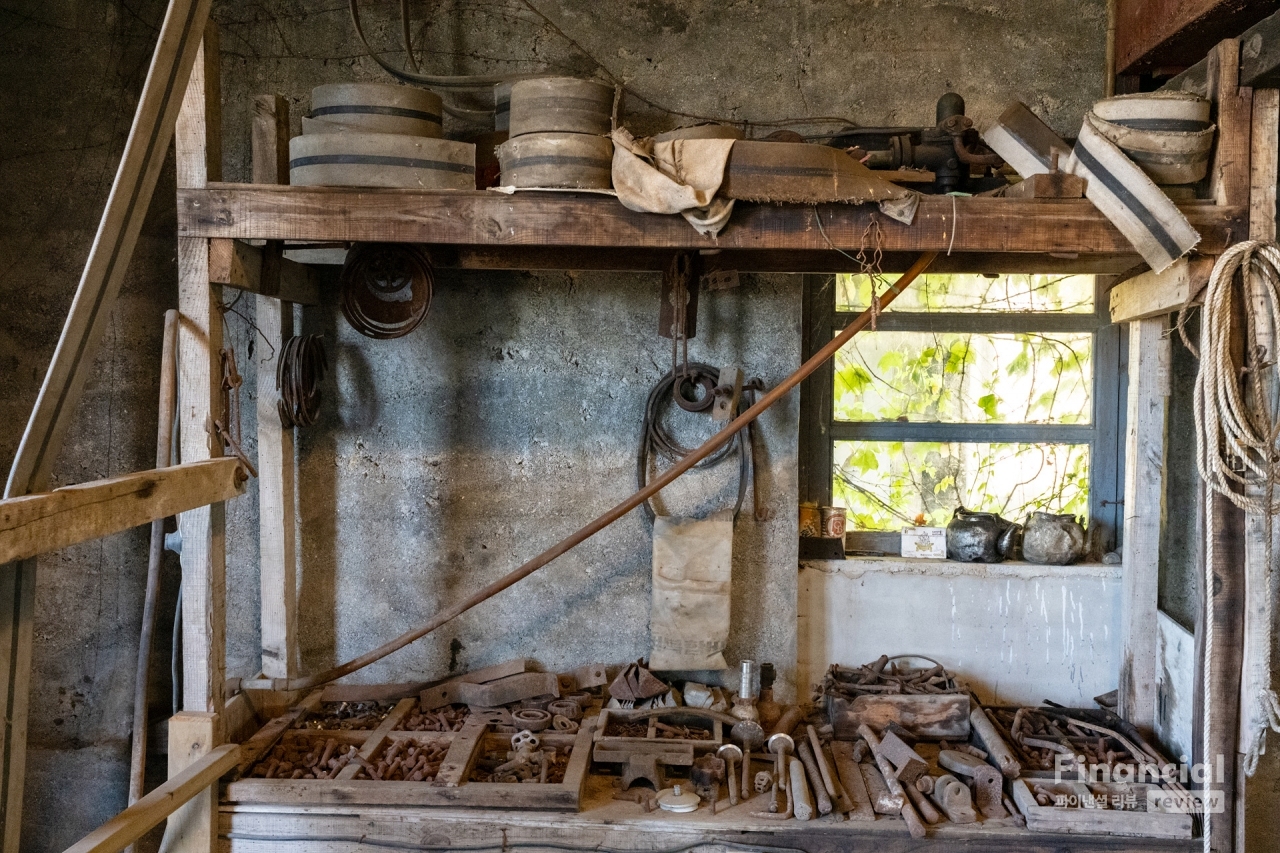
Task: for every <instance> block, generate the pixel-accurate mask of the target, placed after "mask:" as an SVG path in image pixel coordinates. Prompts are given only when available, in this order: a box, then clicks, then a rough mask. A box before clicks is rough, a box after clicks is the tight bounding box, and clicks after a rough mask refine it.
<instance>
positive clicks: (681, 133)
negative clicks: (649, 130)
mask: <svg viewBox="0 0 1280 853" xmlns="http://www.w3.org/2000/svg"><path fill="white" fill-rule="evenodd" d="M742 137H743V133H742V129H741V128H737V127H734V126H733V125H731V124H695V125H690V126H689V127H677V128H676V129H675V130H668V131H664V132H663V133H659V134H657V135H656V136H654V137H653V141H654V142H666V141H667V140H669V139H741V138H742Z"/></svg>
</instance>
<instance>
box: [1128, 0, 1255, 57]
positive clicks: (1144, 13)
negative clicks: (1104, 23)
mask: <svg viewBox="0 0 1280 853" xmlns="http://www.w3.org/2000/svg"><path fill="white" fill-rule="evenodd" d="M1274 10H1275V3H1274V0H1117V16H1116V17H1117V21H1116V66H1117V73H1121V74H1124V73H1128V74H1139V73H1141V72H1144V71H1151V70H1152V69H1155V68H1160V67H1165V68H1167V67H1170V66H1187V65H1190V64H1192V63H1193V62H1196V61H1198V60H1199V59H1200V58H1201V57H1203V56H1204V55H1205V53H1206V52H1208V51H1209V49H1210V48H1212V47H1213V45H1214V44H1215V43H1216V42H1218V41H1219V40H1220V39H1224V38H1230V37H1232V36H1235V35H1237V34H1239V33H1240V32H1241V31H1242V30H1244V29H1245V27H1248V26H1249V25H1250V24H1253V23H1255V22H1256V21H1258V20H1259V19H1261V18H1262V17H1263V16H1264V15H1267V14H1269V13H1271V12H1272V11H1274Z"/></svg>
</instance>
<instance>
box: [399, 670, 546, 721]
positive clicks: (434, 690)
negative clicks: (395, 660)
mask: <svg viewBox="0 0 1280 853" xmlns="http://www.w3.org/2000/svg"><path fill="white" fill-rule="evenodd" d="M532 669H533V661H532V660H530V659H528V658H514V659H512V660H509V661H503V662H502V663H496V664H494V665H493V666H486V667H482V668H481V669H475V670H472V671H471V672H467V673H464V674H462V675H459V676H457V677H456V678H451V679H449V680H448V681H446V682H444V683H443V684H436V685H433V686H431V687H428V688H426V689H425V690H423V691H422V695H421V696H420V697H419V701H420V705H421V708H422V710H424V711H434V710H435V709H436V708H440V707H443V706H445V705H451V704H453V703H455V702H461V701H462V698H461V696H460V695H459V694H458V692H457V689H458V687H459V686H460V685H463V684H485V683H486V682H490V681H497V680H498V679H500V678H508V677H510V676H512V675H520V674H521V673H525V672H530V671H531V670H532Z"/></svg>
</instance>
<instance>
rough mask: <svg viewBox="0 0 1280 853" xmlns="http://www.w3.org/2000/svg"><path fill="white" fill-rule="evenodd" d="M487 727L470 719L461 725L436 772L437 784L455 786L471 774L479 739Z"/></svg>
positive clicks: (448, 786)
mask: <svg viewBox="0 0 1280 853" xmlns="http://www.w3.org/2000/svg"><path fill="white" fill-rule="evenodd" d="M488 729H489V725H488V724H487V723H484V722H472V721H468V722H467V723H466V724H465V725H464V726H463V727H462V731H460V732H458V734H457V736H456V737H454V739H453V743H452V744H450V746H449V752H448V754H446V755H445V757H444V762H443V763H442V764H441V765H440V771H439V772H438V773H437V774H436V784H437V785H443V786H444V787H446V788H456V787H458V786H459V785H461V784H462V783H463V782H464V781H466V778H467V777H468V776H470V775H471V768H472V767H473V766H474V765H475V762H476V753H477V751H478V747H479V744H480V741H481V739H483V738H484V736H485V732H487V731H488Z"/></svg>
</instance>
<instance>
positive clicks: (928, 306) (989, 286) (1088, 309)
mask: <svg viewBox="0 0 1280 853" xmlns="http://www.w3.org/2000/svg"><path fill="white" fill-rule="evenodd" d="M878 278H879V280H878V282H877V285H876V292H877V293H882V292H883V291H884V289H885V288H886V287H887V286H888V285H890V284H892V283H893V282H895V281H897V280H898V278H899V276H898V274H896V273H895V274H893V275H882V276H879V277H878ZM870 304H871V277H870V276H869V275H865V274H862V273H857V274H854V273H842V274H840V275H837V276H836V310H837V311H861V310H863V309H864V308H866V307H867V306H868V305H870ZM886 310H888V311H897V312H909V311H916V312H920V311H955V312H976V311H998V312H1003V311H1010V312H1022V313H1025V312H1043V311H1059V312H1067V313H1071V314H1091V313H1093V276H1091V275H1045V274H1037V275H1028V274H1017V275H1015V274H1004V275H997V276H994V277H993V278H988V277H986V276H984V275H979V274H977V273H963V274H962V273H934V274H926V275H922V276H920V278H918V279H917V280H916V281H915V282H913V283H912V285H911V286H910V287H908V288H907V289H906V290H904V291H903V292H902V294H901V295H899V296H898V298H897V299H895V300H894V301H893V304H892V305H890V306H889V307H888V308H887V309H886Z"/></svg>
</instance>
